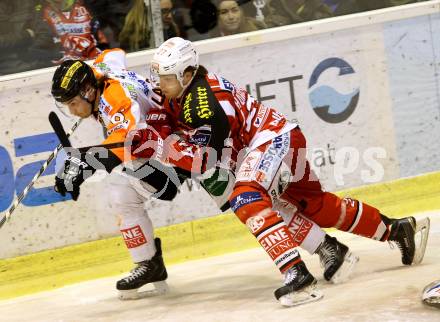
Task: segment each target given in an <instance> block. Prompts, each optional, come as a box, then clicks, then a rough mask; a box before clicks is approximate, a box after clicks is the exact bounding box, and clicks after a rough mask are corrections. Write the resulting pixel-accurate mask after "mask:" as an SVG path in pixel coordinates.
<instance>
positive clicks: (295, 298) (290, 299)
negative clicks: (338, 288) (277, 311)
mask: <svg viewBox="0 0 440 322" xmlns="http://www.w3.org/2000/svg"><path fill="white" fill-rule="evenodd" d="M323 296H324V293H323V292H322V291H320V290H319V289H317V287H316V283H315V284H313V285H310V286H307V287H305V288H303V289H302V290H300V291H296V292H292V293H289V294H286V295H283V296H281V297H280V298H279V301H280V303H281V305H282V306H287V307H292V306H298V305H301V304H305V303H309V302H315V301H318V300H320V299H321V298H322V297H323Z"/></svg>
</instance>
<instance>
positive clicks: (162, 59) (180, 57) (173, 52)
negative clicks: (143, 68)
mask: <svg viewBox="0 0 440 322" xmlns="http://www.w3.org/2000/svg"><path fill="white" fill-rule="evenodd" d="M190 66H192V67H194V68H195V69H196V70H197V69H198V68H199V53H198V52H197V50H196V49H195V48H194V46H193V44H192V42H191V41H189V40H185V39H183V38H180V37H173V38H170V39H168V40H167V41H165V42H164V43H163V44H162V45H160V46H159V48H157V49H156V51H155V52H154V56H153V59H152V60H151V65H150V73H151V80H152V81H153V82H154V83H156V84H158V83H159V75H176V77H177V80H178V81H179V83H180V85H181V86H182V87H183V88H185V87H186V86H184V85H183V73H184V71H185V69H186V68H188V67H190Z"/></svg>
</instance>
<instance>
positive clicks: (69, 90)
mask: <svg viewBox="0 0 440 322" xmlns="http://www.w3.org/2000/svg"><path fill="white" fill-rule="evenodd" d="M86 84H90V85H92V86H93V87H95V88H96V87H97V81H96V78H95V75H94V74H93V70H92V68H91V67H90V66H89V65H87V64H86V63H85V62H83V61H81V60H66V61H64V62H63V63H62V64H61V65H60V66H58V68H57V69H56V71H55V73H54V75H53V78H52V91H51V92H52V96H53V97H54V98H55V101H57V102H66V101H68V100H70V99H72V98H74V97H75V96H76V95H78V94H80V92H81V90H83V89H84V86H85V85H86Z"/></svg>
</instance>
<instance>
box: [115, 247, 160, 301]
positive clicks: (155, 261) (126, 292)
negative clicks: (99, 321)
mask: <svg viewBox="0 0 440 322" xmlns="http://www.w3.org/2000/svg"><path fill="white" fill-rule="evenodd" d="M154 242H155V244H156V249H157V251H156V254H155V255H154V256H153V258H152V259H150V260H146V261H143V262H140V263H138V265H137V266H136V267H135V268H134V269H133V270H132V271H131V272H130V275H129V276H127V277H125V278H123V279H121V280H119V281H118V282H117V283H116V289H117V290H118V291H119V298H120V299H121V300H135V299H139V298H144V297H149V296H155V295H160V294H165V293H166V292H167V291H168V284H167V282H166V281H165V280H166V279H167V277H168V274H167V270H166V268H165V265H164V262H163V258H162V249H161V247H160V239H159V238H155V239H154ZM150 283H151V284H153V286H154V289H153V290H147V291H139V288H141V287H142V286H144V285H146V284H150Z"/></svg>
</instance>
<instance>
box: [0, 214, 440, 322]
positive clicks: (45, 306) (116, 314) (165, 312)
mask: <svg viewBox="0 0 440 322" xmlns="http://www.w3.org/2000/svg"><path fill="white" fill-rule="evenodd" d="M429 215H430V217H431V234H430V237H429V241H428V246H427V250H426V254H425V258H424V261H423V263H422V264H421V265H418V266H413V267H404V266H403V265H402V264H401V262H400V253H399V251H398V249H397V248H394V249H390V247H389V245H388V243H380V242H376V241H371V240H368V239H365V238H361V237H357V236H353V235H350V234H346V233H339V232H331V234H332V235H335V236H337V237H338V239H340V240H341V241H343V242H344V243H346V244H347V245H348V246H350V248H351V249H352V251H353V252H355V253H356V254H357V255H359V256H360V262H359V263H358V266H357V268H356V270H355V272H354V274H353V277H352V279H351V280H350V281H348V282H346V283H343V284H340V285H333V284H329V283H327V282H326V281H325V280H324V279H323V277H322V269H321V267H320V266H319V260H318V258H317V256H310V255H308V254H306V253H305V252H302V255H303V258H304V260H305V262H306V263H307V265H308V267H309V270H310V271H311V272H312V273H313V274H314V275H315V276H316V277H317V278H318V279H319V283H318V284H319V286H320V287H321V289H322V290H323V291H324V298H323V299H322V300H320V301H318V302H314V303H309V304H306V305H303V306H299V307H294V308H283V307H281V305H280V304H279V303H278V302H277V301H276V300H275V298H274V296H273V291H274V290H275V289H276V288H277V287H279V286H280V284H281V281H282V278H281V275H280V274H279V272H278V271H277V270H276V268H275V266H274V265H273V263H272V262H271V261H270V260H269V258H268V256H267V255H266V254H265V253H264V251H263V250H262V249H259V248H258V249H253V250H249V251H244V252H239V253H233V254H227V255H223V256H218V257H212V258H209V259H204V260H198V261H191V262H186V263H184V264H179V265H174V266H170V267H169V268H168V273H169V279H168V284H169V285H170V293H169V294H168V295H165V296H160V297H155V298H146V299H141V300H137V301H120V300H118V299H117V293H116V290H115V282H116V280H117V279H118V278H119V277H112V278H105V279H99V280H94V281H90V282H85V283H80V284H76V285H71V286H68V287H64V288H61V289H58V290H55V291H50V292H44V293H39V294H34V295H31V296H25V297H21V298H16V299H13V300H6V301H1V302H0V312H1V316H0V320H1V321H33V322H34V321H222V322H223V321H253V322H255V321H266V322H267V321H277V322H278V321H305V320H308V321H430V322H432V321H440V310H438V309H435V308H431V307H428V306H425V305H423V304H422V303H421V301H420V298H421V292H422V290H423V288H424V286H425V285H427V284H428V283H430V282H432V281H434V280H438V279H440V212H438V213H436V214H435V213H431V214H429ZM165 260H166V250H165Z"/></svg>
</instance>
